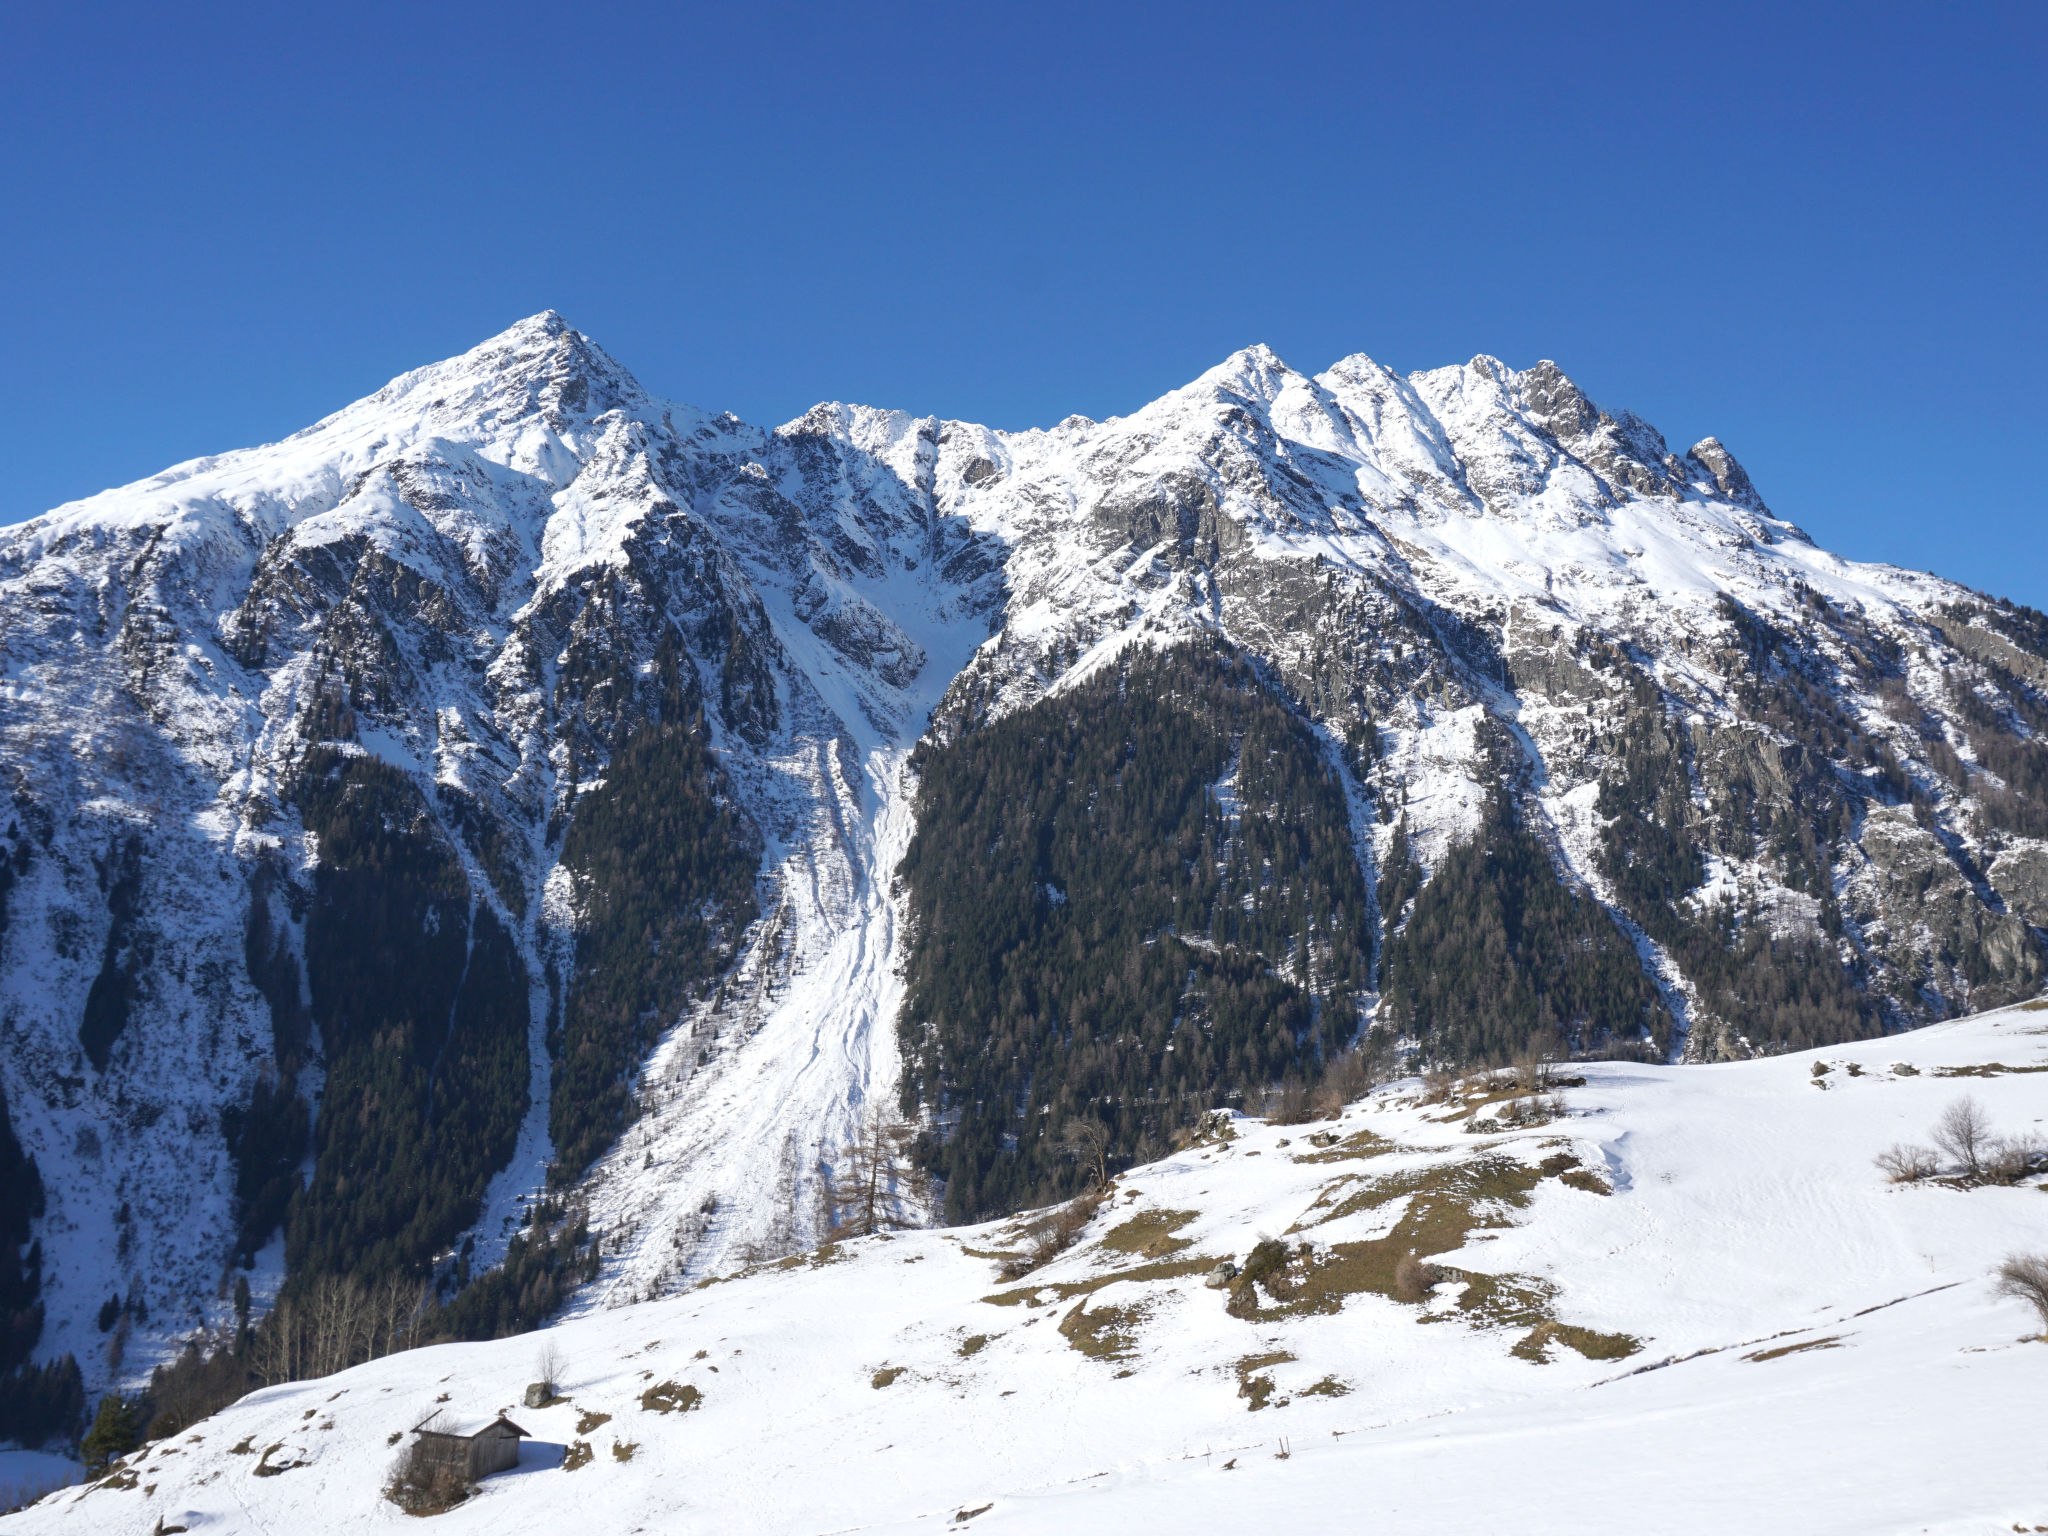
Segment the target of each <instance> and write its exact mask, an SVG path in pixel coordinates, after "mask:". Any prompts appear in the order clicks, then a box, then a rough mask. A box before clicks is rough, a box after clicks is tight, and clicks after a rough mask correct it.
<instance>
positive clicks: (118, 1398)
mask: <svg viewBox="0 0 2048 1536" xmlns="http://www.w3.org/2000/svg"><path fill="white" fill-rule="evenodd" d="M141 1443H142V1419H141V1415H140V1414H139V1413H138V1412H137V1411H136V1405H135V1404H134V1403H132V1402H130V1401H129V1400H128V1399H127V1398H125V1397H123V1396H122V1395H121V1394H120V1393H118V1392H110V1393H108V1394H107V1395H106V1396H105V1397H103V1398H101V1399H100V1411H99V1412H98V1413H96V1414H95V1415H93V1421H92V1428H91V1429H88V1430H87V1431H86V1432H85V1439H84V1440H83V1441H82V1442H81V1443H80V1445H79V1447H78V1449H79V1454H80V1455H82V1456H83V1457H84V1458H85V1470H86V1471H88V1472H91V1473H94V1474H98V1473H101V1472H104V1471H106V1470H107V1466H108V1464H109V1463H110V1462H113V1461H114V1460H116V1459H117V1458H119V1457H122V1456H125V1455H127V1454H128V1453H129V1452H130V1451H132V1450H134V1449H135V1447H136V1446H138V1445H140V1444H141Z"/></svg>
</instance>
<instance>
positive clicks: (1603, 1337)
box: [1509, 1322, 1643, 1365]
mask: <svg viewBox="0 0 2048 1536" xmlns="http://www.w3.org/2000/svg"><path fill="white" fill-rule="evenodd" d="M1553 1342H1554V1343H1558V1344H1567V1345H1570V1346H1571V1347H1572V1348H1573V1349H1575V1350H1577V1351H1578V1352H1579V1353H1580V1354H1582V1355H1584V1356H1585V1357H1586V1358H1587V1359H1588V1360H1626V1359H1627V1358H1628V1357H1629V1356H1630V1355H1632V1354H1634V1353H1635V1352H1636V1351H1637V1350H1639V1349H1641V1348H1642V1347H1643V1341H1642V1340H1641V1339H1638V1338H1635V1337H1633V1336H1632V1335H1630V1334H1626V1333H1595V1332H1594V1331H1593V1330H1592V1329H1591V1328H1574V1327H1573V1326H1572V1325H1571V1324H1569V1323H1554V1322H1543V1323H1538V1324H1537V1325H1536V1326H1535V1327H1534V1328H1532V1329H1530V1330H1529V1332H1528V1333H1527V1334H1526V1335H1525V1336H1524V1337H1523V1338H1522V1339H1520V1340H1519V1341H1518V1342H1517V1343H1516V1344H1515V1347H1514V1348H1513V1349H1512V1350H1510V1351H1509V1353H1510V1354H1513V1355H1518V1356H1520V1357H1521V1358H1522V1359H1524V1360H1534V1361H1536V1362H1537V1363H1538V1364H1539V1365H1540V1364H1548V1363H1549V1360H1550V1345H1551V1344H1552V1343H1553Z"/></svg>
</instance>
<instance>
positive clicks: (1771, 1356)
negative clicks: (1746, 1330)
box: [1742, 1333, 1842, 1361]
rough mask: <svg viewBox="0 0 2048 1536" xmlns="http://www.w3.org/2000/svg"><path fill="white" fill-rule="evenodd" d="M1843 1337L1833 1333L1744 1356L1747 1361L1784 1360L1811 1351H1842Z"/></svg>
mask: <svg viewBox="0 0 2048 1536" xmlns="http://www.w3.org/2000/svg"><path fill="white" fill-rule="evenodd" d="M1841 1347H1842V1336H1841V1335H1840V1334H1839V1333H1831V1334H1829V1335H1828V1336H1827V1337H1826V1338H1824V1339H1808V1340H1807V1341H1806V1342H1805V1343H1804V1344H1781V1345H1779V1346H1778V1347H1777V1348H1776V1349H1760V1350H1758V1351H1757V1352H1756V1353H1755V1354H1753V1355H1744V1356H1743V1357H1742V1358H1743V1359H1745V1360H1757V1361H1763V1360H1782V1359H1783V1358H1784V1357H1785V1356H1787V1355H1799V1354H1804V1353H1805V1352H1806V1351H1807V1350H1809V1349H1840V1348H1841Z"/></svg>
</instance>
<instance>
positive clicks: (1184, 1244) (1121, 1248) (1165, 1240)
mask: <svg viewBox="0 0 2048 1536" xmlns="http://www.w3.org/2000/svg"><path fill="white" fill-rule="evenodd" d="M1199 1215H1201V1212H1200V1211H1140V1212H1139V1213H1138V1214H1137V1215H1135V1216H1133V1217H1131V1218H1130V1219H1129V1220H1128V1221H1124V1222H1120V1223H1119V1224H1118V1225H1116V1226H1114V1227H1112V1228H1110V1229H1109V1231H1108V1232H1107V1233H1105V1234H1104V1235H1103V1238H1102V1240H1101V1242H1100V1243H1098V1244H1097V1245H1096V1246H1098V1247H1101V1248H1108V1249H1110V1250H1112V1251H1114V1252H1116V1253H1130V1254H1137V1255H1140V1256H1142V1257H1144V1258H1148V1259H1163V1258H1165V1257H1167V1255H1169V1254H1174V1253H1180V1252H1182V1251H1183V1250H1185V1249H1188V1248H1192V1247H1194V1246H1195V1245H1194V1244H1193V1243H1192V1242H1191V1241H1189V1240H1188V1239H1186V1238H1181V1237H1175V1236H1174V1235H1173V1234H1174V1233H1175V1232H1177V1231H1179V1230H1180V1229H1181V1228H1182V1227H1184V1226H1186V1225H1187V1224H1188V1223H1189V1222H1191V1221H1193V1220H1194V1219H1195V1218H1196V1217H1197V1216H1199Z"/></svg>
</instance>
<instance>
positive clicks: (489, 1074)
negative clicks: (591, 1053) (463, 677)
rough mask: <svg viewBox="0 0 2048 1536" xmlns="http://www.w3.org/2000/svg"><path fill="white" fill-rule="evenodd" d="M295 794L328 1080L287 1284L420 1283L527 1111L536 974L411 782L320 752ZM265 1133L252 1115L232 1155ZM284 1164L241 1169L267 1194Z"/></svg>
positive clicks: (363, 761) (311, 968) (264, 1162)
mask: <svg viewBox="0 0 2048 1536" xmlns="http://www.w3.org/2000/svg"><path fill="white" fill-rule="evenodd" d="M299 794H300V808H301V811H302V814H303V815H304V818H305V823H306V827H307V830H308V831H310V832H311V833H312V834H313V835H314V837H315V839H316V841H317V846H318V849H319V858H320V862H319V865H318V867H317V869H316V871H315V878H314V891H313V900H312V906H311V910H310V912H309V914H308V917H307V922H306V939H305V949H306V971H307V977H308V980H309V982H310V986H311V992H312V998H313V1019H314V1022H315V1023H316V1024H317V1025H318V1027H319V1030H320V1037H321V1040H322V1043H323V1045H324V1046H325V1049H326V1064H327V1087H326V1093H325V1096H324V1099H323V1102H322V1112H321V1115H320V1118H319V1123H318V1132H317V1135H316V1138H315V1141H316V1151H315V1163H314V1172H313V1180H312V1183H311V1185H310V1186H309V1187H308V1188H307V1189H306V1191H305V1193H304V1194H303V1196H301V1197H300V1198H298V1199H296V1200H294V1201H292V1205H291V1214H290V1219H289V1224H288V1227H287V1232H286V1260H287V1265H288V1270H289V1273H290V1275H291V1283H293V1284H295V1285H296V1284H301V1283H303V1282H305V1281H306V1280H308V1279H310V1278H311V1277H313V1276H317V1275H321V1274H346V1275H354V1276H358V1277H361V1278H363V1279H365V1280H372V1279H376V1278H379V1277H382V1276H385V1275H388V1274H405V1275H411V1276H420V1277H423V1276H425V1275H426V1274H427V1273H428V1272H429V1269H430V1266H431V1264H432V1262H433V1259H434V1256H435V1255H436V1253H438V1252H440V1251H441V1250H443V1249H445V1248H446V1247H447V1246H448V1245H449V1244H450V1243H451V1242H452V1241H453V1240H454V1239H455V1237H456V1236H458V1235H459V1234H460V1233H461V1232H462V1230H463V1229H464V1228H465V1227H467V1226H469V1225H470V1224H471V1223H472V1222H474V1221H475V1220H476V1216H477V1212H478V1210H479V1209H480V1207H481V1203H482V1199H483V1193H484V1189H485V1186H486V1185H487V1184H488V1182H489V1180H490V1178H491V1175H492V1174H493V1173H494V1172H495V1171H496V1170H497V1169H499V1168H501V1167H503V1166H504V1165H505V1163H506V1162H507V1161H508V1160H509V1159H510V1157H511V1155H512V1150H513V1146H514V1143H515V1141H516V1139H517V1136H518V1131H519V1123H520V1120H521V1118H522V1117H523V1116H524V1115H525V1112H526V1101H527V1081H528V1062H527V1032H528V1023H529V1017H530V1014H529V1002H528V979H527V973H526V967H525V965H524V963H523V962H522V960H521V958H520V955H519V951H518V949H517V946H516V945H515V944H514V942H513V940H512V937H511V935H510V934H509V933H507V932H506V931H505V928H504V926H503V924H502V923H500V922H499V921H498V919H497V918H496V916H495V915H494V914H493V913H492V911H491V909H490V908H489V907H488V906H485V905H483V904H481V903H479V904H477V905H476V906H475V907H474V911H472V906H471V893H470V891H469V888H468V882H467V880H466V879H465V877H464V875H463V872H462V867H461V864H460V862H459V861H458V860H457V859H456V857H455V854H454V852H453V850H452V849H451V848H450V847H449V846H448V844H447V842H446V841H445V839H444V838H443V837H442V835H441V834H440V833H439V831H438V830H437V829H436V827H435V824H434V821H433V819H432V818H431V816H430V815H429V814H428V810H427V805H426V802H425V800H424V798H423V797H422V795H421V794H420V791H419V789H418V787H417V786H416V785H415V784H414V782H413V781H412V779H411V778H410V777H409V776H408V775H406V774H404V773H402V772H400V771H399V770H398V769H395V768H392V767H390V766H388V765H386V764H384V763H382V762H380V761H378V760H377V759H375V758H371V757H365V756H362V755H360V754H356V755H346V756H345V755H343V754H342V753H340V752H337V751H335V750H334V749H332V748H328V747H317V748H315V749H314V750H313V751H312V752H311V753H309V754H308V758H307V761H306V764H305V767H304V772H303V775H302V778H301V780H300V791H299ZM273 1102H274V1098H273ZM259 1123H262V1122H259V1121H258V1120H257V1118H256V1117H255V1116H254V1115H252V1116H251V1118H250V1119H249V1121H247V1122H245V1129H244V1130H243V1132H242V1135H241V1140H240V1144H242V1145H243V1146H245V1147H246V1146H247V1143H248V1140H249V1134H250V1130H249V1128H252V1127H254V1126H255V1125H257V1124H259ZM280 1139H281V1140H282V1141H283V1142H284V1144H285V1145H287V1146H288V1144H289V1136H288V1135H287V1136H285V1137H283V1138H280ZM281 1155H282V1152H281V1150H280V1149H279V1148H278V1147H276V1146H274V1145H271V1146H269V1149H268V1150H267V1152H266V1154H265V1157H264V1158H260V1159H253V1160H251V1161H250V1162H246V1163H245V1164H244V1166H245V1169H246V1168H251V1167H253V1168H254V1169H255V1170H256V1172H255V1173H253V1174H249V1175H246V1176H247V1177H249V1178H250V1180H251V1182H252V1183H255V1184H256V1185H257V1187H258V1189H259V1190H262V1189H267V1188H272V1187H274V1179H275V1175H276V1173H277V1172H278V1168H279V1159H280V1157H281ZM246 1229H247V1223H245V1230H246ZM245 1240H246V1239H245Z"/></svg>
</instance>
